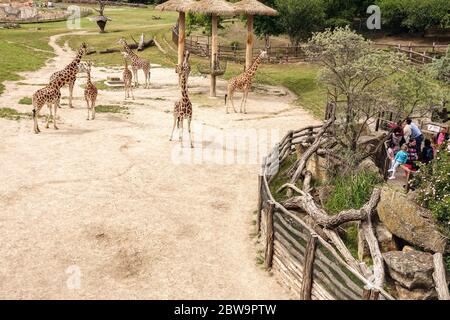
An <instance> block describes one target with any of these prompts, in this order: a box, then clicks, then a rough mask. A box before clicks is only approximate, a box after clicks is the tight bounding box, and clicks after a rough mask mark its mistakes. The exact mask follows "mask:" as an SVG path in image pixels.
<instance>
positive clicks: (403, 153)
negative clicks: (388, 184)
mask: <svg viewBox="0 0 450 320" xmlns="http://www.w3.org/2000/svg"><path fill="white" fill-rule="evenodd" d="M407 150H408V146H407V145H406V144H403V145H402V146H401V148H400V151H399V152H397V154H396V155H395V157H394V159H393V160H392V163H391V168H390V169H389V170H388V172H391V176H390V177H389V179H391V180H392V179H395V172H396V170H397V168H398V167H399V166H401V165H404V164H405V163H406V162H407V160H408V152H407Z"/></svg>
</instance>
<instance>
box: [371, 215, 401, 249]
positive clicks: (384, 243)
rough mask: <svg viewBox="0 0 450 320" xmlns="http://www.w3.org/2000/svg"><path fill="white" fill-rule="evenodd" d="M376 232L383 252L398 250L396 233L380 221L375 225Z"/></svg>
mask: <svg viewBox="0 0 450 320" xmlns="http://www.w3.org/2000/svg"><path fill="white" fill-rule="evenodd" d="M375 232H376V236H377V239H378V244H379V245H380V250H381V252H389V251H396V250H398V246H397V243H396V242H395V239H394V235H393V234H392V233H391V232H390V231H389V229H388V228H387V227H386V226H385V225H384V224H382V223H381V222H380V223H377V224H376V225H375Z"/></svg>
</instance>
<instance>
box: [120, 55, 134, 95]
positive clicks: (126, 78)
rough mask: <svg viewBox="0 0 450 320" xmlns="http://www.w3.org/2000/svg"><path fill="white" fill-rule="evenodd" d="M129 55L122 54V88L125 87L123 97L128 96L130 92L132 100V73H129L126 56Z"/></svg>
mask: <svg viewBox="0 0 450 320" xmlns="http://www.w3.org/2000/svg"><path fill="white" fill-rule="evenodd" d="M128 57H129V55H128V53H126V52H125V53H124V54H123V61H124V63H125V66H124V69H123V73H122V76H123V85H124V89H125V99H127V98H129V97H130V92H131V96H132V98H133V100H134V93H133V74H132V73H131V71H130V69H128V61H127V58H128Z"/></svg>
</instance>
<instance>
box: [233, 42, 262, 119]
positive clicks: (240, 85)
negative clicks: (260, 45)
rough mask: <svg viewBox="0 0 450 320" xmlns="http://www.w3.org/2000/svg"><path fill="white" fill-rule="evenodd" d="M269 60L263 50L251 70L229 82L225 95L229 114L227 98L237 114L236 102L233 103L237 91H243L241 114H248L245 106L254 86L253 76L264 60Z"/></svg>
mask: <svg viewBox="0 0 450 320" xmlns="http://www.w3.org/2000/svg"><path fill="white" fill-rule="evenodd" d="M265 58H267V51H265V50H264V51H263V50H261V52H260V53H259V55H258V56H257V57H256V59H255V60H254V61H253V63H252V65H251V67H250V68H248V69H247V70H246V71H245V72H244V73H242V74H240V75H238V76H236V77H234V78H231V80H230V81H229V82H228V89H227V94H225V109H226V112H227V113H228V103H227V98H228V99H229V100H230V101H231V106H232V107H233V110H234V112H236V109H235V108H234V102H233V94H234V92H235V91H236V90H242V91H243V94H242V101H241V106H240V108H239V112H242V109H244V113H247V111H246V110H245V105H246V104H247V97H248V91H249V90H250V88H251V86H252V80H253V76H254V75H255V73H256V70H258V67H259V65H260V64H261V62H262V60H263V59H265Z"/></svg>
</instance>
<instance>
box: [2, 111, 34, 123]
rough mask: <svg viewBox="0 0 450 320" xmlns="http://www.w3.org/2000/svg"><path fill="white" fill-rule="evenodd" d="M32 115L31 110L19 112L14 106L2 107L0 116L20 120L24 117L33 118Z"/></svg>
mask: <svg viewBox="0 0 450 320" xmlns="http://www.w3.org/2000/svg"><path fill="white" fill-rule="evenodd" d="M31 116H32V115H31V113H29V112H19V111H17V110H16V109H12V108H0V118H4V119H8V120H16V121H18V120H20V119H23V118H31Z"/></svg>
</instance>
